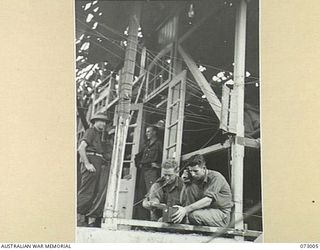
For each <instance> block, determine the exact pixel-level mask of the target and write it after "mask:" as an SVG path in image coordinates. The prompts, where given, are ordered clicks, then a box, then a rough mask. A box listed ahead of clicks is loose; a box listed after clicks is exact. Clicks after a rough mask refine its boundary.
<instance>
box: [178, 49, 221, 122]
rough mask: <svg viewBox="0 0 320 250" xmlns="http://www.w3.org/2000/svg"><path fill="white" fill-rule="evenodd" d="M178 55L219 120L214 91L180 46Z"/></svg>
mask: <svg viewBox="0 0 320 250" xmlns="http://www.w3.org/2000/svg"><path fill="white" fill-rule="evenodd" d="M179 53H180V55H181V56H182V58H183V60H184V61H185V63H186V64H187V66H188V68H189V70H190V72H191V73H192V75H193V77H194V79H195V80H196V81H197V83H198V85H199V87H200V89H201V90H202V92H203V93H204V95H205V96H206V98H207V100H208V102H209V104H210V106H211V107H212V109H213V111H214V113H215V114H216V116H217V117H218V119H219V120H220V116H221V103H220V100H219V99H218V97H217V96H216V94H215V93H214V91H213V90H212V88H211V86H210V84H209V83H208V81H207V79H206V78H205V77H204V76H203V74H202V73H201V72H200V71H199V69H198V67H197V65H196V63H195V62H194V61H193V60H192V58H191V57H190V56H189V55H188V54H187V53H186V52H185V51H184V50H183V48H182V47H181V46H179Z"/></svg>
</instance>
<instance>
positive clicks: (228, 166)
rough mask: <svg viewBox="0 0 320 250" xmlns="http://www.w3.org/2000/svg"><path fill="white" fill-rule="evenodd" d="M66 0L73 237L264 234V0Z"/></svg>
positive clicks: (203, 239) (239, 237)
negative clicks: (71, 28)
mask: <svg viewBox="0 0 320 250" xmlns="http://www.w3.org/2000/svg"><path fill="white" fill-rule="evenodd" d="M74 8H75V41H74V42H75V83H74V84H75V95H76V108H75V111H76V114H75V117H76V136H75V137H76V143H75V146H76V149H75V151H76V159H77V162H76V195H75V199H76V201H75V204H76V209H75V210H76V215H75V216H76V225H75V227H76V228H75V230H76V242H78V243H180V242H181V243H218V242H219V243H221V242H222V243H229V242H230V243H231V242H237V243H240V242H263V204H262V198H263V196H262V195H263V190H262V179H263V176H262V174H261V173H262V171H261V167H262V166H261V145H262V141H261V133H260V127H261V125H262V124H260V120H261V112H260V111H261V107H260V96H261V95H263V91H261V82H260V73H261V72H260V14H259V13H260V1H259V0H195V1H192V0H188V1H187V0H185V1H158V0H144V1H109V0H95V1H91V0H74ZM262 126H263V125H262Z"/></svg>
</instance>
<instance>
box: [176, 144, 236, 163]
mask: <svg viewBox="0 0 320 250" xmlns="http://www.w3.org/2000/svg"><path fill="white" fill-rule="evenodd" d="M228 147H230V142H229V140H227V141H225V142H224V143H223V144H221V143H219V144H215V145H212V146H209V147H206V148H202V149H199V150H196V151H193V152H191V153H188V154H185V155H183V156H182V160H183V161H185V160H187V159H189V158H190V157H191V156H193V155H196V154H201V155H207V154H210V153H215V152H219V151H221V150H224V149H226V148H228Z"/></svg>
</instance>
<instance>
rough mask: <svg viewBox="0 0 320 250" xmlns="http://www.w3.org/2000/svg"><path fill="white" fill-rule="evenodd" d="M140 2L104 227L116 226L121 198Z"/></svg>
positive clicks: (133, 14)
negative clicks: (119, 198) (120, 191)
mask: <svg viewBox="0 0 320 250" xmlns="http://www.w3.org/2000/svg"><path fill="white" fill-rule="evenodd" d="M140 11H141V10H140V2H134V4H133V9H132V12H131V15H130V19H129V32H128V33H129V34H128V44H127V48H126V53H125V59H124V66H123V71H122V75H121V78H120V83H119V105H118V119H117V129H116V133H115V142H114V147H113V150H114V152H113V156H112V157H113V158H112V162H111V169H110V176H109V182H108V191H107V198H106V205H105V212H104V218H105V222H104V224H103V227H106V228H110V229H116V225H115V224H114V223H113V218H116V217H117V216H118V211H117V210H118V207H117V205H118V197H119V187H120V181H121V173H122V166H123V157H124V151H125V146H126V137H127V133H128V127H129V118H130V105H131V95H132V83H133V75H134V69H135V62H136V53H137V45H138V29H139V23H140Z"/></svg>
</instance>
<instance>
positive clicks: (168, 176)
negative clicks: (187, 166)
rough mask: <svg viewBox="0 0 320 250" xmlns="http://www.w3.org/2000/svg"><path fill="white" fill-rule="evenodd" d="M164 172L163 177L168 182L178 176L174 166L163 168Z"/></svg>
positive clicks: (171, 181)
mask: <svg viewBox="0 0 320 250" xmlns="http://www.w3.org/2000/svg"><path fill="white" fill-rule="evenodd" d="M162 174H163V178H164V179H165V181H166V183H168V184H170V183H173V182H174V180H175V178H176V176H177V173H176V172H175V171H174V168H163V169H162Z"/></svg>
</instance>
